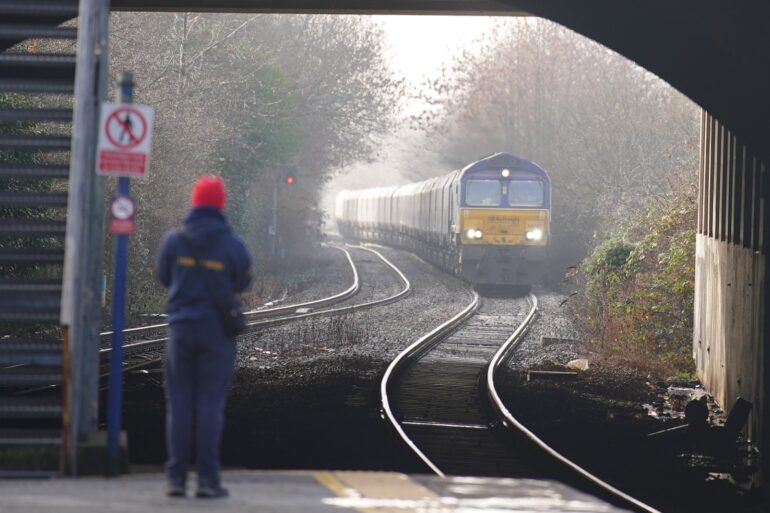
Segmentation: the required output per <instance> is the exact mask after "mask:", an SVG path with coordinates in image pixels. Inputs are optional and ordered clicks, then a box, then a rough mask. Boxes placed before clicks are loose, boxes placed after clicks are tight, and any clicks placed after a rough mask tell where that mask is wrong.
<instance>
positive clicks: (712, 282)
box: [112, 0, 770, 476]
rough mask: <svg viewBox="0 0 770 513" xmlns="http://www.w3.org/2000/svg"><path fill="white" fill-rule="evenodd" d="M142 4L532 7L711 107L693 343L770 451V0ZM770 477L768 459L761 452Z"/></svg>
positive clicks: (334, 9)
mask: <svg viewBox="0 0 770 513" xmlns="http://www.w3.org/2000/svg"><path fill="white" fill-rule="evenodd" d="M112 6H113V8H114V9H120V10H137V11H159V10H165V11H223V12H233V11H244V12H293V13H318V12H324V13H356V14H382V13H390V14H496V15H509V16H510V15H536V16H541V17H543V18H547V19H550V20H553V21H556V22H558V23H561V24H563V25H565V26H567V27H568V28H571V29H573V30H575V31H577V32H579V33H581V34H583V35H585V36H587V37H590V38H592V39H594V40H596V41H598V42H600V43H602V44H604V45H605V46H607V47H609V48H611V49H613V50H615V51H617V52H619V53H620V54H622V55H624V56H626V57H628V58H629V59H631V60H634V61H635V62H637V63H638V64H640V65H641V66H643V67H645V68H646V69H648V70H650V71H652V72H653V73H655V74H657V75H658V76H660V77H661V78H663V79H664V80H666V81H668V82H669V83H670V84H671V85H672V86H674V87H675V88H677V89H679V90H680V91H682V92H683V93H684V94H686V95H687V96H689V97H690V98H691V99H692V100H693V101H695V102H696V103H698V104H699V105H700V106H701V107H702V108H703V109H704V114H703V123H702V130H701V133H702V138H701V139H702V148H701V164H700V194H699V200H698V202H699V221H698V235H697V265H696V275H697V276H696V300H695V331H694V337H693V353H694V357H695V359H696V363H697V368H698V372H699V375H700V377H701V379H702V380H703V382H704V383H705V385H706V386H707V387H708V389H709V390H710V391H711V392H712V393H713V394H714V396H715V397H716V398H717V400H718V401H719V402H720V404H722V405H723V406H725V407H726V408H729V407H730V405H731V404H732V402H733V401H734V400H735V398H736V397H737V396H742V397H744V398H746V399H748V400H749V401H751V402H752V403H753V404H754V412H753V413H752V416H751V419H750V425H749V428H748V434H749V436H750V437H751V438H752V440H754V441H757V442H758V443H759V445H760V449H761V451H762V453H763V454H765V455H767V454H770V393H768V394H766V393H764V390H766V389H767V387H768V386H770V342H769V339H768V337H769V336H770V329H768V326H767V325H766V322H767V321H766V319H770V315H768V314H770V311H768V306H769V305H770V299H769V297H770V296H769V293H770V292H769V288H768V286H767V284H766V280H765V273H766V269H767V254H768V251H767V249H768V242H767V241H768V237H770V235H768V227H770V222H768V206H767V200H768V190H769V189H770V186H769V184H768V178H767V166H766V163H767V162H770V3H768V2H765V1H764V0H755V1H748V0H747V1H742V2H727V1H720V0H680V1H677V2H670V1H668V0H649V1H640V0H632V1H625V2H618V1H617V0H583V1H580V2H576V1H574V0H506V1H494V0H469V1H461V0H414V1H410V0H113V2H112ZM762 467H763V469H764V475H765V476H770V457H768V456H765V457H764V458H762Z"/></svg>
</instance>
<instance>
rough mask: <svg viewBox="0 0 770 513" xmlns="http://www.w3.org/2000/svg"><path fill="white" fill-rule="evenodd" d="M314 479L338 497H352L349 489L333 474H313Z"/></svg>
mask: <svg viewBox="0 0 770 513" xmlns="http://www.w3.org/2000/svg"><path fill="white" fill-rule="evenodd" d="M313 477H314V478H315V480H316V481H318V482H319V483H320V484H321V485H323V486H325V487H326V488H327V489H328V490H329V491H330V492H332V493H333V494H334V495H336V496H337V497H350V496H351V493H350V490H349V489H348V487H347V486H345V485H344V484H343V482H342V481H340V480H339V479H337V477H336V476H335V475H334V474H332V473H331V472H313Z"/></svg>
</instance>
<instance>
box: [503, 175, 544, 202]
mask: <svg viewBox="0 0 770 513" xmlns="http://www.w3.org/2000/svg"><path fill="white" fill-rule="evenodd" d="M508 204H509V205H510V206H512V207H540V206H542V205H543V182H541V181H539V180H511V184H510V186H509V187H508Z"/></svg>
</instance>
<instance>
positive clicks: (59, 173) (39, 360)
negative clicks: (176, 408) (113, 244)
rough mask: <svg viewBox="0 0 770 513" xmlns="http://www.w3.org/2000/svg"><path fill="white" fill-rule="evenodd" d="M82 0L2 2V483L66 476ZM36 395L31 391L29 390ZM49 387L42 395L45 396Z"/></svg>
mask: <svg viewBox="0 0 770 513" xmlns="http://www.w3.org/2000/svg"><path fill="white" fill-rule="evenodd" d="M77 16H78V2H77V0H2V1H0V477H30V476H49V475H54V474H58V473H61V472H62V470H63V464H62V461H63V458H62V433H63V429H64V428H65V427H66V425H65V423H64V422H63V415H64V414H65V413H66V408H65V407H64V403H65V401H64V399H63V398H64V397H65V395H64V394H65V393H66V387H62V386H55V387H50V385H62V377H63V375H64V368H63V366H64V365H65V364H66V360H67V358H65V352H66V348H65V347H63V345H62V335H61V333H60V329H59V313H60V306H61V292H62V274H63V267H62V266H63V262H64V236H65V228H66V216H67V197H68V194H67V182H66V180H67V178H68V176H69V151H70V131H71V126H70V124H71V121H72V94H73V91H74V82H75V62H76V58H75V54H74V48H75V44H74V39H75V38H76V37H77V30H76V29H75V28H71V27H61V26H59V25H60V24H61V23H62V22H65V21H66V20H70V19H73V18H76V17H77ZM33 389H35V390H37V391H36V392H33V393H30V392H29V391H30V390H33ZM41 389H42V392H41V391H40V390H41Z"/></svg>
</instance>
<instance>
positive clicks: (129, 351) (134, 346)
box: [99, 246, 412, 364]
mask: <svg viewBox="0 0 770 513" xmlns="http://www.w3.org/2000/svg"><path fill="white" fill-rule="evenodd" d="M350 247H352V248H355V249H360V250H363V251H368V252H370V253H374V254H375V255H376V256H377V257H378V258H380V260H382V262H383V263H384V264H385V265H386V266H388V267H389V268H390V269H391V270H392V271H393V272H394V273H395V274H396V276H398V278H399V279H400V280H401V281H402V282H403V283H404V287H403V289H401V290H400V291H399V292H397V293H395V294H393V295H390V296H388V297H386V298H382V299H375V300H373V301H368V302H365V303H358V304H355V305H350V306H344V307H339V308H331V309H327V310H319V311H317V312H309V313H305V314H296V315H291V316H286V317H278V318H276V319H267V320H264V321H256V322H252V323H248V324H247V326H248V327H249V328H259V327H267V326H273V325H276V324H281V323H284V322H290V321H295V320H300V319H306V318H310V317H321V316H324V317H326V316H332V315H339V314H344V313H351V312H354V311H357V310H362V309H364V308H371V307H373V306H383V305H386V304H390V303H393V302H395V301H398V300H400V299H401V298H403V297H404V296H406V295H407V294H409V293H410V292H411V290H412V284H411V282H410V281H409V279H408V278H407V277H406V275H404V273H403V272H401V270H400V269H399V268H398V267H396V266H395V265H394V264H393V263H392V262H391V261H390V260H388V259H387V258H385V256H383V255H382V254H381V253H380V252H378V251H375V250H373V249H369V248H365V247H361V246H350ZM346 253H347V252H346ZM347 254H348V255H349V254H350V253H347ZM351 261H352V260H351ZM354 268H355V266H354ZM356 282H357V283H358V273H357V272H356ZM167 340H168V337H166V338H159V339H154V340H147V341H141V342H134V343H130V344H126V345H124V346H123V352H124V356H130V355H137V354H141V353H143V352H147V351H151V350H154V349H155V348H158V347H160V346H162V345H163V344H165V343H166V341H167ZM111 351H112V348H109V347H107V348H103V349H100V350H99V355H100V357H104V356H105V355H108V354H109V353H110V352H111ZM149 363H151V362H147V364H149Z"/></svg>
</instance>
